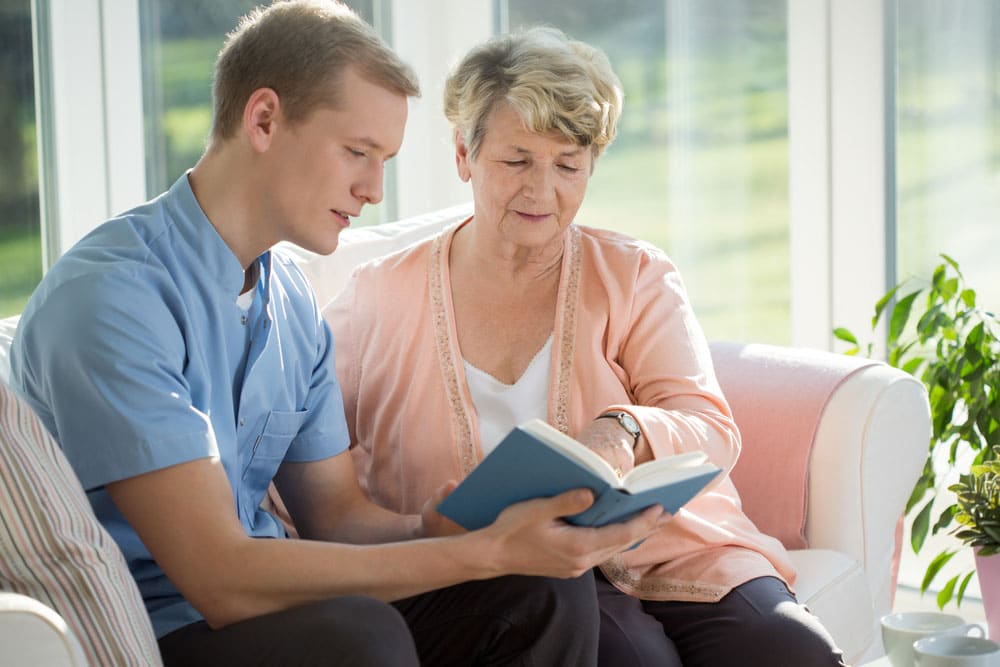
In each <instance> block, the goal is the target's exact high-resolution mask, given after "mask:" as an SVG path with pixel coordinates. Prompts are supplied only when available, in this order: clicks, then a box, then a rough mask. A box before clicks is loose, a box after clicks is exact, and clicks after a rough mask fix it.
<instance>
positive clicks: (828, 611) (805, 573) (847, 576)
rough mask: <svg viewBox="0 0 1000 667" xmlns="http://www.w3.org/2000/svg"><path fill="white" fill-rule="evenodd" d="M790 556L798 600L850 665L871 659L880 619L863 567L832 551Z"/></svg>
mask: <svg viewBox="0 0 1000 667" xmlns="http://www.w3.org/2000/svg"><path fill="white" fill-rule="evenodd" d="M788 556H789V558H791V559H792V564H793V565H794V566H795V571H796V572H797V573H798V579H797V580H796V582H795V594H796V597H797V598H798V600H799V602H801V603H802V604H804V605H805V606H806V607H808V608H809V611H811V612H812V613H813V614H815V615H816V616H818V617H819V618H820V620H821V621H822V622H823V627H825V628H826V629H827V630H828V631H829V632H830V634H831V635H833V638H834V640H835V641H836V642H837V646H838V647H840V650H841V651H843V652H844V659H845V661H846V662H847V664H849V665H854V664H858V663H859V662H860V661H861V660H862V659H863V658H864V659H868V658H870V657H871V649H872V647H873V644H875V642H876V641H877V639H878V637H877V636H876V633H875V628H876V626H877V625H878V619H876V618H875V612H874V610H873V609H872V599H871V588H870V587H869V586H868V578H867V577H866V576H865V572H864V570H863V569H862V568H861V564H860V563H858V561H856V560H854V559H853V558H851V557H849V556H847V555H845V554H842V553H840V552H839V551H831V550H829V549H803V550H796V551H790V552H788Z"/></svg>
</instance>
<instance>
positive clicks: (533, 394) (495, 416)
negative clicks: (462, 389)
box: [462, 336, 552, 456]
mask: <svg viewBox="0 0 1000 667" xmlns="http://www.w3.org/2000/svg"><path fill="white" fill-rule="evenodd" d="M462 363H463V365H464V366H465V378H466V381H467V382H468V383H469V393H470V394H472V404H473V405H474V406H475V408H476V414H477V415H478V417H479V443H480V446H481V447H482V448H483V455H484V456H485V455H486V454H489V453H490V452H491V451H493V449H494V448H496V446H497V445H498V444H500V441H501V440H503V438H504V436H505V435H507V434H508V433H510V430H511V429H512V428H514V427H515V426H517V425H518V424H521V423H523V422H526V421H528V420H529V419H533V418H538V419H542V420H545V419H546V417H547V416H548V412H549V367H550V366H551V365H552V336H549V339H548V340H547V341H545V345H543V346H542V349H540V350H539V351H538V353H537V354H536V355H535V357H534V358H533V359H532V360H531V363H529V364H528V368H527V369H525V371H524V373H522V374H521V377H519V378H518V379H517V381H516V382H514V384H504V383H503V382H501V381H500V380H498V379H496V378H495V377H493V376H492V375H490V374H489V373H487V372H486V371H481V370H479V369H478V368H476V367H475V366H473V365H472V364H470V363H469V362H468V361H465V360H464V359H463V360H462Z"/></svg>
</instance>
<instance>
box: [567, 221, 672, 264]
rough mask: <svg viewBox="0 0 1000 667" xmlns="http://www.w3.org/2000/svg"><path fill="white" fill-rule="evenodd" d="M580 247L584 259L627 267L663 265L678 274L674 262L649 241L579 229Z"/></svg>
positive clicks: (601, 231) (603, 231)
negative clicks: (621, 264) (620, 264)
mask: <svg viewBox="0 0 1000 667" xmlns="http://www.w3.org/2000/svg"><path fill="white" fill-rule="evenodd" d="M576 227H577V229H578V230H579V239H580V245H581V246H582V248H583V251H584V255H585V257H589V259H590V260H591V261H598V262H603V263H606V264H618V263H623V264H624V265H625V266H633V267H636V268H638V267H640V266H647V265H664V266H666V267H669V269H670V270H676V269H675V267H674V264H673V262H672V261H671V260H670V258H669V257H668V256H667V253H666V252H664V251H663V250H662V249H661V248H659V247H657V246H655V245H653V244H652V243H650V242H648V241H643V240H642V239H638V238H636V237H634V236H629V235H628V234H624V233H622V232H617V231H613V230H610V229H600V228H598V227H589V226H586V225H576Z"/></svg>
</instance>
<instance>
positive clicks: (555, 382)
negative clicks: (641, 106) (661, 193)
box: [325, 29, 843, 667]
mask: <svg viewBox="0 0 1000 667" xmlns="http://www.w3.org/2000/svg"><path fill="white" fill-rule="evenodd" d="M621 103H622V100H621V89H620V84H619V82H618V79H617V78H616V76H615V75H614V73H613V72H612V70H611V68H610V65H609V63H608V61H607V59H606V58H605V56H604V55H603V54H602V53H601V52H600V51H598V50H596V49H594V48H591V47H589V46H587V45H585V44H583V43H580V42H576V41H570V40H569V39H567V38H566V37H565V35H563V34H562V33H561V32H559V31H556V30H553V29H533V30H529V31H526V32H523V33H519V34H511V35H504V36H501V37H497V38H494V39H492V40H490V41H488V42H486V43H485V44H483V45H481V46H479V47H477V48H475V49H473V50H472V51H471V52H470V53H469V54H468V55H467V56H466V57H465V58H464V59H463V60H462V61H461V62H460V63H459V64H458V65H457V67H456V68H455V69H454V70H453V71H452V73H451V74H450V76H449V78H448V81H447V84H446V90H445V113H446V115H447V117H448V119H449V120H450V122H451V124H452V126H453V128H454V140H455V160H456V163H457V166H458V175H459V177H460V178H461V179H462V180H463V181H467V182H470V183H471V184H472V191H473V198H474V201H475V208H474V214H473V216H472V217H471V218H469V219H468V220H466V221H464V222H462V223H461V224H458V225H457V226H454V227H453V228H450V229H447V230H446V231H444V232H443V233H441V234H440V235H439V236H437V237H435V238H433V239H430V240H428V241H426V242H424V243H421V244H418V245H416V246H413V247H411V248H409V249H406V250H404V251H401V252H399V253H396V254H394V255H391V256H389V257H386V258H383V259H381V260H378V261H376V262H374V263H371V264H368V265H365V266H363V267H361V268H360V269H359V271H358V272H357V273H356V274H355V275H354V277H353V278H352V280H351V281H350V283H349V285H348V286H347V288H346V289H345V291H344V292H343V293H342V295H341V296H340V297H339V298H338V299H337V300H336V301H335V302H333V303H332V304H331V305H330V306H329V307H328V308H327V310H326V313H325V315H326V318H327V321H328V322H329V324H330V326H331V328H332V330H333V333H334V338H335V340H336V344H337V349H338V355H337V372H338V374H339V376H340V380H341V386H342V388H343V391H344V403H345V408H346V412H347V419H348V423H349V425H350V431H351V439H352V444H353V446H354V456H355V462H356V464H357V467H358V474H359V477H360V479H361V483H362V485H363V486H364V488H365V489H366V490H367V492H368V493H369V494H370V495H371V496H372V498H374V500H375V501H376V502H378V503H379V504H381V505H383V506H385V507H388V508H390V509H392V510H395V511H398V512H404V513H419V512H420V511H421V507H422V506H423V505H424V503H425V501H427V499H428V498H432V497H434V495H435V494H436V493H437V494H438V495H440V493H441V492H440V491H439V489H441V488H442V486H443V485H446V484H447V482H448V481H449V480H456V479H460V478H462V477H464V476H465V475H467V474H468V473H469V472H470V471H471V470H472V469H473V468H474V467H475V466H476V464H477V463H478V462H479V461H480V460H481V459H482V458H483V456H485V455H486V454H487V453H488V452H489V451H490V450H491V449H492V448H493V447H495V446H496V444H497V443H498V442H499V441H500V439H501V438H502V437H503V436H504V435H505V434H506V433H507V432H508V431H509V430H510V429H511V428H512V427H513V426H515V425H516V424H518V423H520V422H523V421H525V420H527V419H529V418H532V417H540V418H542V419H546V420H547V421H549V422H550V423H551V424H553V425H554V426H556V427H557V428H559V429H560V430H562V431H564V432H566V433H568V434H570V435H572V436H574V437H575V438H577V439H578V440H580V441H581V442H583V443H584V444H586V445H588V446H589V447H591V448H593V449H594V450H595V451H596V452H598V453H599V454H600V455H601V456H603V457H604V458H606V459H607V460H608V461H610V462H611V463H612V465H613V466H615V467H619V468H622V469H629V468H631V467H633V466H634V465H637V464H640V463H642V462H644V461H648V460H651V459H653V458H656V457H661V456H669V455H672V454H677V453H680V452H686V451H692V450H701V451H704V452H706V453H707V454H708V456H709V458H710V459H711V460H712V461H713V462H714V463H715V464H716V465H718V466H720V467H721V468H723V469H724V470H727V471H728V470H729V469H731V468H732V466H733V464H734V463H735V462H736V458H737V455H738V453H739V449H740V436H739V433H738V432H737V429H736V426H735V425H734V423H733V420H732V416H731V414H730V410H729V407H728V405H727V404H726V400H725V398H724V397H723V396H722V394H721V392H720V390H719V386H718V384H717V382H716V379H715V376H714V372H713V369H712V363H711V360H710V357H709V351H708V346H707V344H706V341H705V338H704V335H703V334H702V331H701V328H700V327H699V325H698V322H697V320H696V319H695V316H694V313H693V311H692V309H691V306H690V304H689V303H688V299H687V296H686V293H685V290H684V286H683V283H682V281H681V277H680V275H679V274H678V272H677V269H676V268H675V267H674V265H673V264H672V263H671V262H670V260H669V259H668V258H667V257H666V256H665V255H664V254H663V253H662V252H661V251H660V250H658V249H657V248H655V247H652V246H650V245H648V244H646V243H643V242H641V241H637V240H635V239H632V238H629V237H627V236H624V235H622V234H618V233H615V232H610V231H604V230H599V229H592V228H587V227H582V226H579V225H577V224H574V222H573V220H574V218H575V217H576V213H577V210H578V209H579V208H580V205H581V204H582V203H583V198H584V195H585V194H586V191H587V183H588V181H589V179H590V175H591V173H592V171H593V169H594V164H595V161H596V160H597V158H598V157H599V156H600V155H601V152H602V151H603V150H604V149H605V148H606V147H607V146H608V145H609V144H610V143H611V141H612V140H613V139H614V136H615V129H616V124H617V121H618V118H619V114H620V111H621ZM524 465H526V466H530V465H531V461H525V462H524ZM721 477H722V478H721V479H719V481H718V482H717V483H715V484H714V486H712V487H711V488H710V489H709V490H708V491H707V492H705V493H703V494H702V495H700V496H699V497H697V498H696V499H694V500H693V501H692V502H690V503H689V504H688V505H687V507H686V508H685V509H683V510H681V511H680V512H678V514H677V515H676V516H675V517H673V518H672V519H671V520H670V521H669V522H668V523H667V524H666V525H665V527H664V528H662V529H661V531H660V532H659V533H657V534H656V535H654V536H653V537H651V538H649V539H647V540H646V541H645V542H643V543H642V544H641V545H640V546H639V547H638V548H636V549H633V550H630V551H627V552H625V553H622V554H619V555H618V556H616V557H614V558H613V559H611V560H609V561H607V562H606V563H604V564H603V565H602V566H601V567H600V572H599V573H596V574H597V581H598V583H597V587H598V590H597V594H598V596H599V599H600V604H601V610H602V619H601V636H600V653H601V659H602V662H603V663H605V664H608V665H625V664H627V665H647V664H648V665H653V664H656V665H681V664H684V665H714V666H720V665H742V666H746V665H767V666H768V667H774V666H775V665H779V664H787V665H796V666H801V665H837V664H843V663H842V660H841V657H840V652H839V650H838V649H837V648H836V647H835V646H834V644H833V640H832V639H831V637H830V636H829V634H828V633H827V632H826V631H825V629H824V628H823V627H822V626H821V625H820V624H819V622H818V620H817V619H816V618H815V617H814V616H812V615H811V614H810V613H809V612H808V611H807V610H806V609H805V608H803V607H802V606H801V605H799V604H798V603H797V602H796V600H795V597H794V595H793V593H792V592H790V589H789V586H790V585H791V584H792V583H793V582H794V578H795V573H794V572H793V570H792V567H791V565H790V563H789V560H788V558H787V554H786V553H785V551H784V549H783V548H782V546H781V544H779V543H778V542H777V541H776V540H774V539H772V538H771V537H768V536H766V535H763V534H761V533H760V532H759V531H758V530H757V529H756V528H755V527H754V525H753V523H751V521H750V520H749V519H747V517H746V516H745V515H744V514H743V513H742V511H741V509H740V501H739V497H738V496H737V492H736V489H735V488H734V487H733V484H732V482H731V481H730V480H729V479H728V477H726V476H721ZM447 488H448V487H447V486H445V489H447ZM567 631H570V629H567Z"/></svg>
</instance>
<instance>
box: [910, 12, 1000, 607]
mask: <svg viewBox="0 0 1000 667" xmlns="http://www.w3.org/2000/svg"><path fill="white" fill-rule="evenodd" d="M896 9H897V28H896V33H897V47H896V51H897V56H896V64H897V70H896V76H897V85H896V88H897V90H896V127H897V155H896V164H897V170H896V178H897V197H896V209H897V240H896V244H897V247H898V267H899V278H900V279H906V278H917V279H927V278H929V277H930V271H931V270H932V268H933V267H934V266H935V265H936V264H937V263H939V262H940V258H939V256H938V255H939V254H940V253H945V254H947V255H949V256H950V257H952V258H953V259H955V260H956V261H957V262H958V263H959V265H960V266H961V267H962V272H963V274H964V275H965V278H966V280H967V281H968V283H969V286H970V287H972V288H973V289H975V290H976V292H977V300H978V304H979V306H980V307H983V308H985V309H986V310H988V311H991V312H994V313H996V312H998V311H1000V262H998V261H997V255H998V250H1000V2H996V0H965V1H964V2H960V3H956V2H951V1H949V0H898V2H897V5H896ZM956 477H957V474H953V475H952V477H950V478H949V479H948V481H947V483H952V482H954V481H957V479H956ZM940 509H941V506H940V505H938V507H937V509H936V510H935V512H937V511H939V510H940ZM907 523H909V521H908V522H907ZM954 546H955V541H954V538H953V537H952V536H950V535H946V534H940V535H937V536H934V537H931V538H929V539H928V541H927V543H926V544H925V545H924V547H923V549H922V550H921V552H920V555H919V556H914V555H913V553H912V551H911V550H910V549H908V548H907V549H904V550H903V554H902V562H901V568H900V583H902V584H904V585H910V586H914V587H916V586H919V585H920V581H921V579H922V577H923V574H924V570H925V568H926V565H927V562H928V560H929V559H930V557H931V556H932V555H933V554H936V553H938V552H939V551H940V550H942V549H944V548H949V549H952V548H954ZM973 567H974V563H973V559H972V552H971V551H969V550H959V552H958V554H957V555H956V556H955V558H953V559H952V560H951V561H950V562H949V563H948V565H946V566H945V568H944V570H943V572H942V573H941V574H939V575H938V577H937V578H936V579H935V582H934V583H935V586H940V585H942V584H943V583H944V582H946V581H948V579H949V578H951V577H952V576H954V575H955V574H958V573H960V572H964V571H968V570H970V569H972V568H973ZM967 594H969V595H972V596H978V595H979V594H980V593H979V588H978V582H977V580H976V579H975V578H973V580H972V582H971V585H970V588H969V591H968V592H967Z"/></svg>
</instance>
